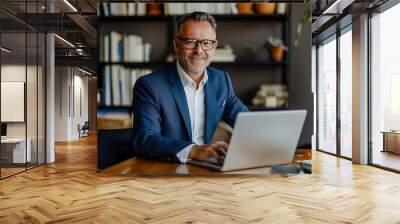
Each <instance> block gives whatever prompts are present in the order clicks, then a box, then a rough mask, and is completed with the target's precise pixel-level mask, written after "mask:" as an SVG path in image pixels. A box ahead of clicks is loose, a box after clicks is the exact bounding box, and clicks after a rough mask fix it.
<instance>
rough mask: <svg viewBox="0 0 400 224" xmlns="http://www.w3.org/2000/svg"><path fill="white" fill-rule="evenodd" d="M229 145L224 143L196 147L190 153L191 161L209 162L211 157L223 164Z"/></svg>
mask: <svg viewBox="0 0 400 224" xmlns="http://www.w3.org/2000/svg"><path fill="white" fill-rule="evenodd" d="M228 146H229V145H228V144H226V143H225V142H222V141H218V142H214V143H212V144H204V145H195V146H193V148H192V149H191V150H190V152H189V159H195V160H203V161H205V160H207V159H208V158H209V157H214V158H215V159H217V160H218V161H219V162H221V163H222V162H223V161H224V158H225V154H226V152H227V151H228Z"/></svg>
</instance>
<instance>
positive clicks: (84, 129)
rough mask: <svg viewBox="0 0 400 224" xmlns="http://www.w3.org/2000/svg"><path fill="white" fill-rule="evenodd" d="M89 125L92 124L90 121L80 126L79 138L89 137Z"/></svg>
mask: <svg viewBox="0 0 400 224" xmlns="http://www.w3.org/2000/svg"><path fill="white" fill-rule="evenodd" d="M89 124H90V123H89V121H85V123H84V124H83V125H82V126H80V125H79V124H78V132H79V138H80V137H87V136H89V129H90V125H89Z"/></svg>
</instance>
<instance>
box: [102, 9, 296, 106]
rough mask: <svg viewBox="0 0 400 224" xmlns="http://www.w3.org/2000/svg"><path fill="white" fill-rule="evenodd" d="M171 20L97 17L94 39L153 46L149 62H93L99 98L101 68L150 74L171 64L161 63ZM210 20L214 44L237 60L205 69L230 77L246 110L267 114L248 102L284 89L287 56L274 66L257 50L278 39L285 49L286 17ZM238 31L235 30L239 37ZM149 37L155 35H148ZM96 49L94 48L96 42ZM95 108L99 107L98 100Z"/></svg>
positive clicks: (167, 48) (166, 17)
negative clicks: (267, 87) (267, 90)
mask: <svg viewBox="0 0 400 224" xmlns="http://www.w3.org/2000/svg"><path fill="white" fill-rule="evenodd" d="M177 17H179V16H177V15H161V16H109V17H104V16H100V17H98V33H99V35H105V34H109V33H110V32H111V31H116V32H119V33H128V34H137V35H140V36H142V37H143V39H144V41H148V42H150V43H151V44H152V46H153V50H152V55H151V57H150V62H102V61H99V63H98V71H99V77H98V89H99V91H100V95H101V96H102V97H103V95H104V94H103V93H102V85H103V84H102V82H103V71H104V68H105V67H106V66H123V67H124V68H131V69H134V68H149V69H153V70H154V69H157V68H158V67H161V66H164V65H168V64H171V63H172V62H167V61H166V60H165V59H166V57H167V55H168V54H169V53H171V52H173V48H172V37H173V35H174V34H175V33H176V25H177V24H176V19H177ZM214 17H215V19H216V22H217V24H218V25H217V39H218V41H219V43H220V44H230V45H231V47H232V48H233V51H234V53H235V54H236V56H237V57H236V60H235V61H234V62H212V63H211V66H213V67H216V68H219V69H223V70H225V71H227V72H228V73H229V74H230V76H231V79H232V83H233V86H234V88H235V92H236V95H237V96H238V97H239V98H240V99H241V100H242V101H243V102H244V103H245V104H246V105H249V108H250V109H251V110H257V111H260V110H271V109H269V108H263V107H255V106H250V105H251V98H252V97H253V96H254V95H255V93H256V92H257V90H258V89H259V85H260V84H264V83H265V84H267V83H271V84H276V83H279V84H287V79H288V77H287V76H288V71H289V68H288V67H289V63H288V61H289V60H288V59H289V57H290V55H289V53H290V52H286V53H285V57H284V60H283V61H282V62H275V61H271V60H269V59H268V53H267V50H266V49H263V48H262V45H263V43H264V42H265V41H266V40H267V38H268V35H273V36H279V37H281V38H282V39H283V41H284V43H285V45H288V43H289V38H288V37H289V36H290V30H289V21H290V18H289V17H290V16H288V15H258V14H254V15H214ZM154 30H157V31H154ZM238 30H240V34H239V32H238ZM154 32H157V34H160V35H154ZM98 43H100V42H99V41H98ZM246 43H254V44H256V46H257V51H256V54H255V55H249V54H248V52H246V50H245V49H244V45H245V44H246ZM110 46H111V44H110ZM99 49H100V48H99ZM110 52H111V51H110ZM250 57H251V58H250ZM109 58H111V56H110V57H109ZM111 75H113V74H111ZM101 102H104V101H103V100H102V101H101ZM128 109H129V107H128V106H105V105H104V104H102V103H100V104H99V105H98V110H100V111H101V110H107V111H113V110H115V111H126V110H128ZM277 109H286V108H282V107H281V108H272V110H277Z"/></svg>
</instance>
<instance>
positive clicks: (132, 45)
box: [99, 31, 151, 63]
mask: <svg viewBox="0 0 400 224" xmlns="http://www.w3.org/2000/svg"><path fill="white" fill-rule="evenodd" d="M110 51H111V58H110ZM150 54H151V44H150V43H147V42H144V41H143V38H142V37H141V36H139V35H134V34H120V33H118V32H115V31H111V32H110V34H109V35H103V36H101V37H100V55H99V56H100V62H114V63H118V62H148V61H150Z"/></svg>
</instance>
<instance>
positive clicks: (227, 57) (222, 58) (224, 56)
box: [213, 46, 236, 62]
mask: <svg viewBox="0 0 400 224" xmlns="http://www.w3.org/2000/svg"><path fill="white" fill-rule="evenodd" d="M235 59H236V55H235V54H234V53H233V50H232V48H231V47H230V46H225V47H223V48H217V49H215V54H214V58H213V62H233V61H235Z"/></svg>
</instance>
